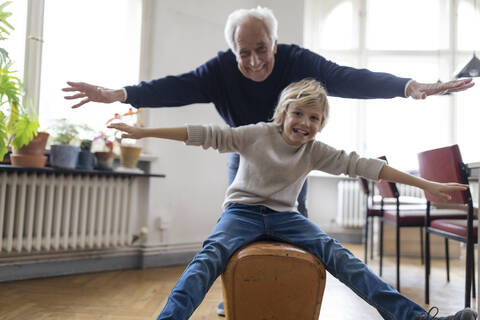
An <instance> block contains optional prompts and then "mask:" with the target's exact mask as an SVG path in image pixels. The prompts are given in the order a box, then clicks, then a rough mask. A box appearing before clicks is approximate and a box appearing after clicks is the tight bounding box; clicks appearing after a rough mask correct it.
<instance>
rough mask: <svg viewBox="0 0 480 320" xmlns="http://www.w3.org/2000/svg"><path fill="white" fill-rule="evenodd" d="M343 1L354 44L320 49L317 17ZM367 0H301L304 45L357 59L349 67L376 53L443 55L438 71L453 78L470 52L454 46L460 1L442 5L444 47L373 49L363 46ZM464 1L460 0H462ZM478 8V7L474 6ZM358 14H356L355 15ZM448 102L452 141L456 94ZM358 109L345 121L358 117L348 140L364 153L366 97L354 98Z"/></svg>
mask: <svg viewBox="0 0 480 320" xmlns="http://www.w3.org/2000/svg"><path fill="white" fill-rule="evenodd" d="M343 2H350V3H352V5H353V10H354V17H353V19H355V20H356V29H355V30H357V33H356V34H354V36H356V37H357V41H356V43H357V44H358V45H357V46H356V47H354V48H352V49H343V50H329V49H324V48H322V47H321V46H320V44H319V41H320V40H319V39H320V34H319V30H320V26H321V22H320V21H319V19H320V18H321V17H326V16H328V14H329V13H330V12H332V11H333V10H334V8H335V7H336V5H340V4H341V3H343ZM367 2H368V0H341V1H334V0H326V1H316V0H307V1H306V3H305V27H304V46H305V47H307V48H310V49H311V50H313V51H314V52H318V53H319V54H321V55H324V56H327V57H335V56H337V55H341V56H350V57H351V60H352V61H357V65H353V67H357V68H364V67H367V65H368V59H369V57H374V56H379V57H385V56H389V55H390V56H391V55H395V56H404V57H408V56H412V55H413V56H429V57H431V56H435V57H440V58H444V59H446V60H448V61H449V63H448V66H446V67H444V70H443V71H442V73H445V72H444V71H445V69H446V72H448V74H449V75H450V78H453V75H454V73H455V72H456V71H458V70H456V66H457V65H460V64H461V63H463V60H461V59H462V58H461V57H462V56H465V55H466V54H467V55H468V54H471V53H472V52H471V51H469V50H458V47H457V28H458V21H457V16H458V15H457V14H458V8H459V6H460V4H461V3H462V0H447V2H446V5H447V6H449V9H450V12H449V14H448V19H449V29H448V32H449V42H448V48H446V49H439V50H373V49H369V48H367V46H366V37H367V6H368V3H367ZM463 2H464V1H463ZM477 10H478V8H477ZM357 17H358V18H357ZM445 99H448V100H449V102H448V104H449V111H448V113H449V114H448V118H449V128H448V131H449V133H448V143H454V141H457V136H458V128H457V98H456V96H455V95H451V96H449V97H445ZM357 103H358V112H356V113H352V114H351V115H350V117H356V119H348V120H347V121H350V122H352V121H355V120H356V121H358V122H359V125H358V126H356V128H355V129H354V130H356V131H355V134H354V135H353V136H354V137H355V141H354V142H353V143H352V146H353V147H355V149H356V150H358V151H359V152H360V153H363V154H364V153H365V152H366V150H367V142H366V141H365V137H366V135H367V128H366V125H365V124H366V120H367V119H366V108H367V107H366V101H365V100H358V101H357Z"/></svg>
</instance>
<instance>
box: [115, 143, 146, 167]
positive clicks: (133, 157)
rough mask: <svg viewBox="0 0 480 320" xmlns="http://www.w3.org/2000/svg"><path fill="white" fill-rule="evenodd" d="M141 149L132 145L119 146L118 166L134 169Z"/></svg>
mask: <svg viewBox="0 0 480 320" xmlns="http://www.w3.org/2000/svg"><path fill="white" fill-rule="evenodd" d="M140 152H142V147H139V146H134V145H120V164H121V165H122V167H125V168H136V167H137V162H138V158H140Z"/></svg>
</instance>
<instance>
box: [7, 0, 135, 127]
mask: <svg viewBox="0 0 480 320" xmlns="http://www.w3.org/2000/svg"><path fill="white" fill-rule="evenodd" d="M27 4H28V6H30V16H28V17H27V12H28V10H29V9H28V6H27ZM6 9H7V11H10V12H12V16H11V17H10V18H9V22H10V23H11V24H12V25H13V26H14V27H15V31H14V32H12V34H11V36H10V39H9V40H8V42H6V44H5V45H6V48H7V50H8V51H9V53H10V56H11V58H12V60H14V62H15V66H16V70H19V74H18V76H19V78H20V79H23V81H24V83H25V87H26V89H27V91H28V92H27V96H30V99H27V100H28V101H27V103H29V104H33V106H30V107H32V108H33V109H36V110H37V111H38V114H39V120H40V125H41V128H42V129H45V130H48V127H49V126H50V125H51V124H52V122H54V121H55V120H56V119H60V118H68V119H70V120H72V121H74V122H75V123H78V124H87V125H88V126H90V127H91V128H92V129H93V130H94V131H95V132H100V131H102V130H105V123H106V121H107V120H108V119H110V118H112V117H113V115H114V114H115V113H123V112H126V111H128V108H129V106H128V105H124V104H121V103H117V104H111V105H105V104H98V103H89V104H88V105H86V106H85V107H83V108H80V109H76V110H72V109H71V108H70V106H71V105H73V104H74V103H72V102H71V101H67V100H65V99H64V98H63V97H64V95H66V94H65V93H64V92H62V91H61V88H63V87H65V86H66V81H84V82H89V83H92V84H98V85H102V86H105V87H111V88H120V87H122V86H125V85H129V84H135V83H137V82H138V78H139V69H140V68H139V66H140V39H141V14H142V13H141V9H142V0H102V1H97V0H48V1H41V0H30V1H12V3H11V4H10V5H9V6H8V7H7V8H6ZM27 30H29V34H27ZM32 39H33V41H32ZM25 43H27V44H31V45H32V46H38V48H40V49H39V50H37V51H31V52H30V53H29V55H30V56H29V57H28V59H27V61H26V64H25V70H27V68H28V69H30V70H38V71H40V70H41V77H38V79H36V77H35V75H34V74H31V73H30V74H28V75H27V72H26V71H25V78H24V60H25V57H26V56H25V52H28V50H29V48H26V45H25ZM33 55H34V56H35V57H34V58H32V57H31V56H33ZM32 75H33V76H32ZM28 85H32V87H35V88H37V87H39V88H40V89H39V90H35V89H32V90H28V88H27V86H28ZM32 101H38V103H36V102H32ZM37 104H38V105H37Z"/></svg>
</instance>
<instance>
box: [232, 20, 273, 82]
mask: <svg viewBox="0 0 480 320" xmlns="http://www.w3.org/2000/svg"><path fill="white" fill-rule="evenodd" d="M234 43H235V51H236V52H235V56H236V58H237V64H238V69H239V70H240V72H241V73H242V74H243V75H244V76H245V77H246V78H248V79H250V80H253V81H256V82H261V81H264V80H265V79H267V78H268V76H269V75H270V74H271V73H272V70H273V65H274V64H275V53H276V52H277V42H276V41H275V45H274V46H272V40H271V39H270V37H269V35H268V32H267V28H266V27H265V25H264V23H263V22H262V21H261V20H258V19H253V18H252V19H249V20H246V21H244V22H243V23H241V24H240V25H239V26H238V27H237V29H236V30H235V36H234Z"/></svg>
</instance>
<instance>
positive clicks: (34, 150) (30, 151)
mask: <svg viewBox="0 0 480 320" xmlns="http://www.w3.org/2000/svg"><path fill="white" fill-rule="evenodd" d="M48 136H49V134H48V133H47V132H39V133H38V134H37V135H36V136H35V138H33V140H32V141H30V143H29V144H27V145H25V146H23V147H21V148H20V149H18V150H15V151H14V152H13V153H14V154H22V155H34V154H36V155H41V156H44V155H45V146H46V145H47V140H48Z"/></svg>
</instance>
